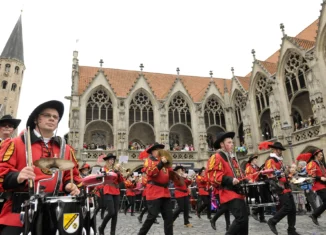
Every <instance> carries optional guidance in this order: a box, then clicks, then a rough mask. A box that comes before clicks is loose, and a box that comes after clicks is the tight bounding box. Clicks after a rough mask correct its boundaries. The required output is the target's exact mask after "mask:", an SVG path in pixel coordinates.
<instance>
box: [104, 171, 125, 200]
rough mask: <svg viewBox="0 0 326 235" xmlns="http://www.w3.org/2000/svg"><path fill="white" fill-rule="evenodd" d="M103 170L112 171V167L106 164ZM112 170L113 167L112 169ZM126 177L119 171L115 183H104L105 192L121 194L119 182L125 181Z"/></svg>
mask: <svg viewBox="0 0 326 235" xmlns="http://www.w3.org/2000/svg"><path fill="white" fill-rule="evenodd" d="M103 170H104V171H105V172H110V169H109V168H107V167H106V166H104V168H103ZM111 171H112V169H111ZM123 181H124V178H123V176H122V174H121V173H120V172H118V173H117V178H115V179H114V182H113V183H110V184H104V186H103V194H110V195H120V189H119V183H120V182H123Z"/></svg>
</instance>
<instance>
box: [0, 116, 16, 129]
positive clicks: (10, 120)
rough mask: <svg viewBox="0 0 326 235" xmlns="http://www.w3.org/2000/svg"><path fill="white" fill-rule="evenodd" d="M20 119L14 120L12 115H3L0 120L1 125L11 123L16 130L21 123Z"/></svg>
mask: <svg viewBox="0 0 326 235" xmlns="http://www.w3.org/2000/svg"><path fill="white" fill-rule="evenodd" d="M20 121H21V120H20V119H14V118H12V116H11V115H3V116H2V118H1V119H0V124H1V123H10V124H12V125H13V126H14V129H16V128H17V127H18V125H19V123H20Z"/></svg>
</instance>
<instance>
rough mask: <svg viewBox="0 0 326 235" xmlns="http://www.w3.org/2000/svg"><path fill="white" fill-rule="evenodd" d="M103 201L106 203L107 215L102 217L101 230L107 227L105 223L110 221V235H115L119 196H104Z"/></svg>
mask: <svg viewBox="0 0 326 235" xmlns="http://www.w3.org/2000/svg"><path fill="white" fill-rule="evenodd" d="M104 200H105V201H106V202H107V208H106V210H107V212H108V213H107V214H106V216H105V217H104V219H103V221H102V224H101V226H100V227H101V228H102V229H104V228H105V227H106V225H107V223H108V222H109V221H110V219H112V220H111V231H110V234H111V235H115V230H116V227H117V222H118V211H119V201H120V195H109V194H105V195H104Z"/></svg>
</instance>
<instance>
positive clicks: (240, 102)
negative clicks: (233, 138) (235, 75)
mask: <svg viewBox="0 0 326 235" xmlns="http://www.w3.org/2000/svg"><path fill="white" fill-rule="evenodd" d="M244 98H245V97H244V96H243V95H242V93H241V92H239V91H238V92H237V93H236V95H235V97H234V108H235V117H236V119H237V125H239V124H240V123H241V122H242V118H241V109H242V108H244V106H245V102H244Z"/></svg>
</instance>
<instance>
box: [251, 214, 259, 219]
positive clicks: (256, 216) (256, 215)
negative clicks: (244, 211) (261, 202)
mask: <svg viewBox="0 0 326 235" xmlns="http://www.w3.org/2000/svg"><path fill="white" fill-rule="evenodd" d="M251 216H252V218H254V219H255V220H257V221H259V219H258V214H255V213H252V215H251Z"/></svg>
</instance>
